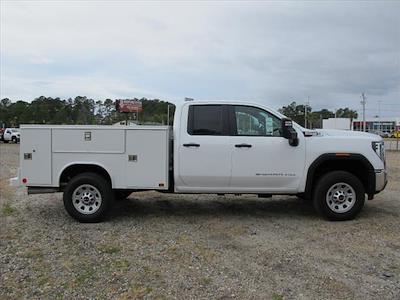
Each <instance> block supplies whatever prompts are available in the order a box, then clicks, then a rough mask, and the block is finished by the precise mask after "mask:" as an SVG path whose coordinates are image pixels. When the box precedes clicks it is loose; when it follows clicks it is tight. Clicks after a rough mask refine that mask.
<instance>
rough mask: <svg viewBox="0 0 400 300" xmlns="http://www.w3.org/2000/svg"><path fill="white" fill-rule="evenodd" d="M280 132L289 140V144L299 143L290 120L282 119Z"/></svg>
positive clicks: (295, 144)
mask: <svg viewBox="0 0 400 300" xmlns="http://www.w3.org/2000/svg"><path fill="white" fill-rule="evenodd" d="M282 133H283V137H284V138H285V139H288V140H289V145H290V146H297V145H298V144H299V138H298V137H297V132H296V130H294V128H293V123H292V120H290V119H282Z"/></svg>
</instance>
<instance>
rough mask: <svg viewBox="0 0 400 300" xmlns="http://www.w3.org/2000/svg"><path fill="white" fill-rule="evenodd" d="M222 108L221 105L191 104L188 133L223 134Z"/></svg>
mask: <svg viewBox="0 0 400 300" xmlns="http://www.w3.org/2000/svg"><path fill="white" fill-rule="evenodd" d="M224 131H225V130H224V109H223V106H222V105H191V106H190V107H189V119H188V133H189V134H190V135H224Z"/></svg>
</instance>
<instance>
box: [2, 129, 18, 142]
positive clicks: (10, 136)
mask: <svg viewBox="0 0 400 300" xmlns="http://www.w3.org/2000/svg"><path fill="white" fill-rule="evenodd" d="M3 142H4V143H8V142H13V143H19V142H20V132H19V129H18V128H6V129H5V130H4V133H3Z"/></svg>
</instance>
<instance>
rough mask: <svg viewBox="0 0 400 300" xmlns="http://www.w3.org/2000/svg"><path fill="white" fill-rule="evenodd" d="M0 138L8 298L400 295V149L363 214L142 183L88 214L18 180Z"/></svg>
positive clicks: (1, 282)
mask: <svg viewBox="0 0 400 300" xmlns="http://www.w3.org/2000/svg"><path fill="white" fill-rule="evenodd" d="M18 151H19V149H18V145H12V144H0V155H1V157H0V161H1V165H0V168H1V174H0V189H1V197H0V201H1V203H0V205H1V212H0V214H1V224H0V226H1V228H0V230H1V232H0V233H1V236H0V239H1V240H0V264H1V265H0V267H1V273H0V276H1V278H0V299H21V298H25V299H58V298H65V299H89V298H90V299H141V298H145V299H173V298H179V299H363V300H365V299H400V219H399V216H400V197H399V192H400V153H399V152H397V153H394V152H389V153H388V166H389V171H390V174H389V176H390V177H389V178H390V182H389V184H388V186H387V188H386V190H385V191H384V192H383V193H381V194H379V195H377V197H376V198H375V200H373V201H368V202H367V203H366V206H365V208H364V210H363V211H362V213H361V214H360V216H359V217H358V218H357V219H356V220H354V221H348V222H328V221H324V220H321V219H320V218H319V217H318V216H316V214H315V213H314V211H313V208H312V206H311V205H309V204H307V203H305V202H303V201H301V200H298V199H297V198H296V197H288V196H285V197H273V198H272V199H258V198H257V197H254V196H242V197H238V196H215V195H205V196H198V195H194V196H193V195H190V196H187V195H173V194H171V195H166V194H160V193H156V192H145V193H136V194H132V195H131V197H130V199H129V200H127V201H120V202H119V203H118V204H117V205H116V207H115V209H114V210H113V212H112V214H111V217H110V219H109V220H108V221H106V222H104V223H100V224H80V223H78V222H76V221H74V220H73V219H71V218H70V217H69V216H68V215H67V214H66V212H65V211H64V208H63V204H62V197H61V194H46V195H32V196H27V195H26V190H25V189H24V188H18V189H15V188H11V187H9V186H8V178H9V177H11V176H14V175H15V174H16V169H17V164H18Z"/></svg>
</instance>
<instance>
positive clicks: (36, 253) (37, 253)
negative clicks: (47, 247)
mask: <svg viewBox="0 0 400 300" xmlns="http://www.w3.org/2000/svg"><path fill="white" fill-rule="evenodd" d="M23 256H24V257H25V258H43V253H42V251H41V250H40V249H31V250H27V251H26V252H25V253H24V255H23Z"/></svg>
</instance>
